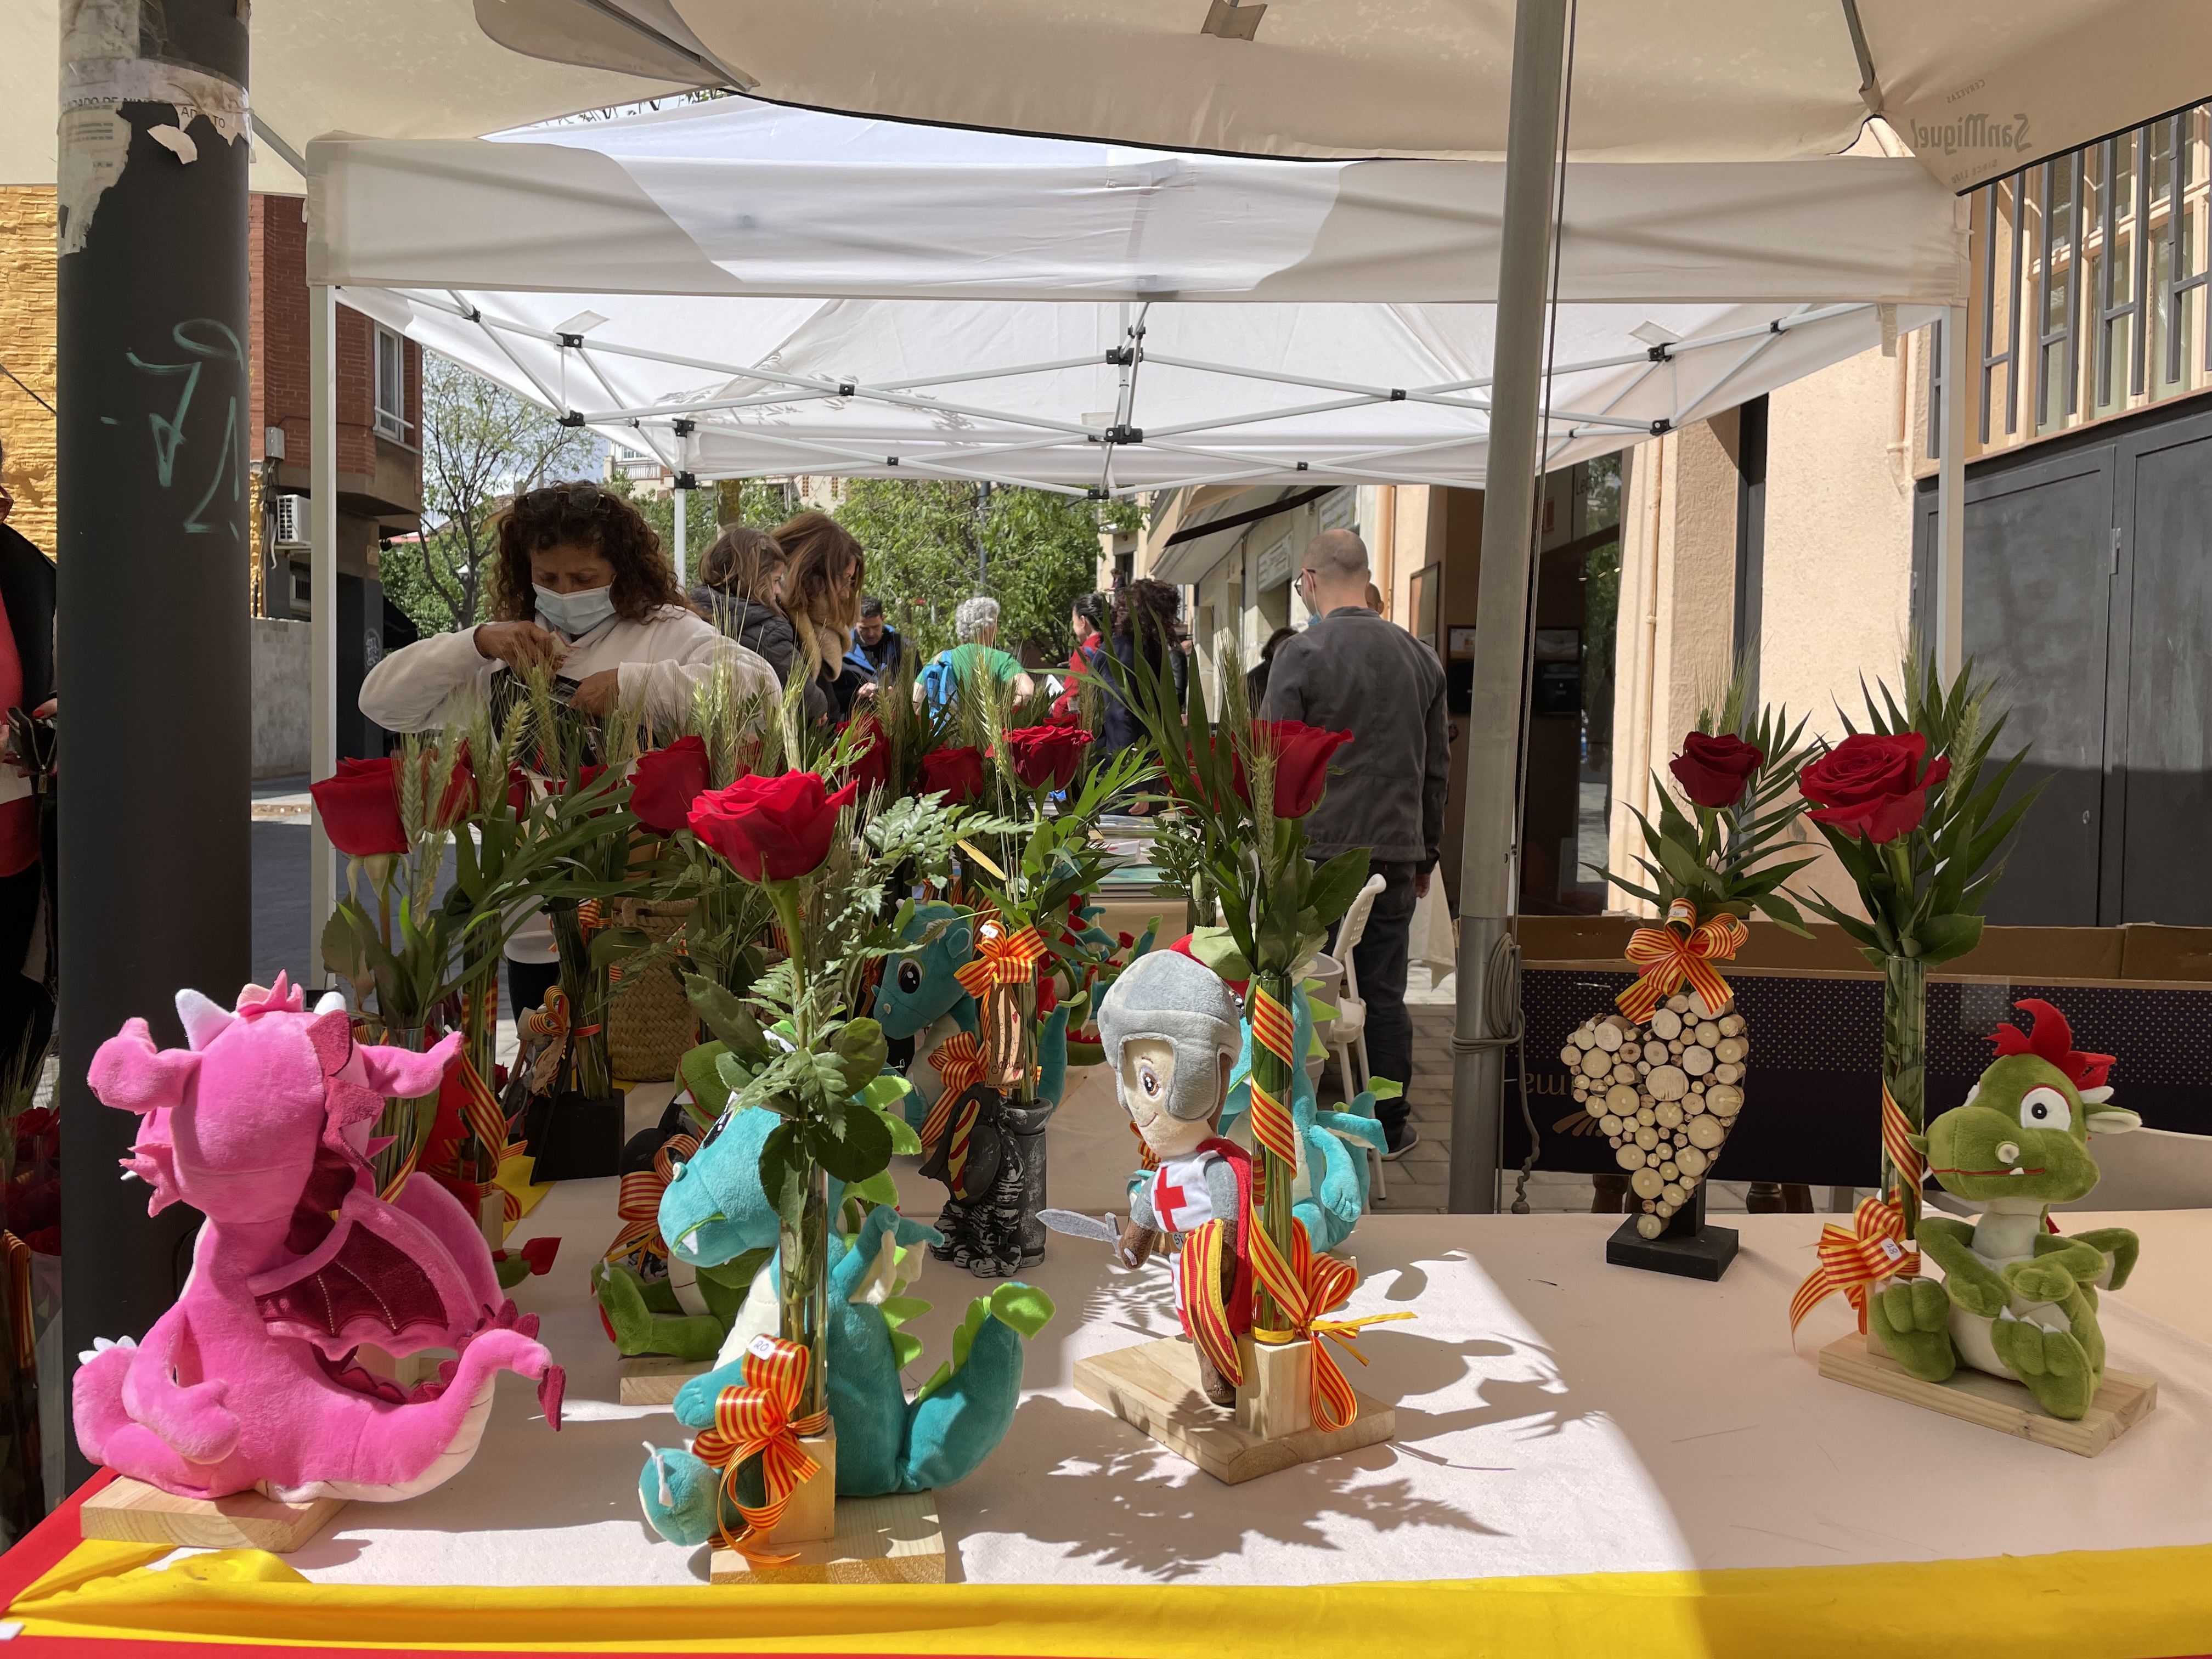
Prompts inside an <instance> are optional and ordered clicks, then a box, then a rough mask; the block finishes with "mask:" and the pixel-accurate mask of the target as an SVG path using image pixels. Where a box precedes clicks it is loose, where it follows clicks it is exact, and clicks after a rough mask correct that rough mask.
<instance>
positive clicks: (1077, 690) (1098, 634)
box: [1052, 593, 1107, 720]
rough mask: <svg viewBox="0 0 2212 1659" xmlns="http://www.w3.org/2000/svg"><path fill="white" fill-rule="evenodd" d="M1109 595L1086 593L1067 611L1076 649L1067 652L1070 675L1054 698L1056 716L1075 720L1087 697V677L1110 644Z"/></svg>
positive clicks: (1054, 713)
mask: <svg viewBox="0 0 2212 1659" xmlns="http://www.w3.org/2000/svg"><path fill="white" fill-rule="evenodd" d="M1106 612H1107V605H1106V596H1105V595H1104V594H1103V593H1085V594H1084V595H1082V596H1081V597H1080V598H1079V599H1077V600H1076V601H1075V604H1074V606H1073V609H1071V610H1070V611H1068V613H1067V629H1068V632H1069V633H1070V634H1071V635H1073V636H1074V640H1075V649H1074V650H1073V651H1071V652H1069V653H1067V678H1066V681H1065V682H1063V684H1062V689H1061V690H1060V696H1057V697H1055V698H1054V700H1053V705H1052V714H1053V718H1054V720H1073V719H1074V718H1075V714H1076V709H1077V708H1078V707H1079V705H1080V704H1081V702H1082V701H1083V677H1084V676H1085V674H1088V673H1091V671H1094V670H1095V669H1096V668H1097V665H1098V659H1099V657H1100V655H1101V654H1102V653H1103V652H1104V650H1105V647H1106Z"/></svg>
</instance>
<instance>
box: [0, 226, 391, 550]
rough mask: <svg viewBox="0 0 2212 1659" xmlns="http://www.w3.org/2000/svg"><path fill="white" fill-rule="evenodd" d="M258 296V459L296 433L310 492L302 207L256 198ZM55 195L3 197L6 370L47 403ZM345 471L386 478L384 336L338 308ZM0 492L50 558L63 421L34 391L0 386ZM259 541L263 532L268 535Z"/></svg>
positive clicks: (290, 452)
mask: <svg viewBox="0 0 2212 1659" xmlns="http://www.w3.org/2000/svg"><path fill="white" fill-rule="evenodd" d="M246 239H247V256H248V270H249V271H250V273H251V279H252V280H251V292H250V295H249V298H248V313H247V323H246V355H247V359H248V362H249V363H250V365H251V367H252V418H251V421H250V422H249V425H248V428H247V441H248V443H249V445H250V447H251V453H252V456H253V459H255V460H257V461H258V460H260V459H264V458H263V455H262V432H263V428H265V427H271V426H279V427H282V428H283V429H284V453H285V465H286V467H287V469H288V471H289V470H290V469H297V471H298V472H299V474H300V475H301V482H303V483H304V482H305V475H306V472H307V464H308V457H309V453H310V451H309V447H308V446H309V441H310V439H311V437H312V432H311V430H310V422H309V411H310V410H311V408H312V406H313V405H312V404H311V402H310V400H309V398H308V392H307V364H308V355H307V217H306V213H305V209H304V204H303V203H302V202H301V200H300V198H299V197H295V196H261V195H257V196H255V197H253V198H252V202H251V204H249V211H248V214H247V219H246ZM54 257H55V256H54V192H53V191H52V189H51V188H46V187H33V186H5V187H0V364H4V365H6V367H7V368H8V369H9V373H11V374H15V375H16V376H19V377H21V380H23V381H24V382H26V383H27V385H28V386H30V387H31V388H32V390H33V391H34V392H37V393H38V395H39V397H40V398H45V399H46V402H47V403H49V404H52V403H54V402H56V401H57V399H56V397H55V389H54V382H55V349H54V332H55V318H54ZM337 335H338V339H337V346H338V471H340V472H342V473H352V474H354V475H356V477H375V476H376V473H377V471H378V469H377V440H376V435H375V428H374V422H375V417H376V382H375V380H374V366H373V355H372V354H373V349H374V325H372V324H371V323H370V321H369V319H368V318H366V317H364V316H363V315H362V314H361V313H359V312H357V311H353V310H350V309H349V308H348V307H344V306H340V307H338V328H337ZM406 352H407V404H408V407H407V417H408V419H409V420H410V421H411V422H416V423H417V426H416V431H415V432H413V433H410V437H414V438H415V439H416V441H417V442H419V441H420V426H419V423H420V422H421V420H422V352H421V350H420V349H419V348H417V347H416V346H415V345H414V344H413V343H411V342H410V343H409V344H408V345H407V347H406ZM0 440H4V441H5V443H6V446H7V461H6V466H5V471H4V472H0V481H4V482H5V483H6V484H7V486H8V489H9V490H10V491H11V492H12V493H13V494H14V495H15V512H14V513H13V514H11V515H10V517H9V523H10V524H12V525H13V526H15V528H16V529H18V530H20V531H21V532H23V534H24V535H26V536H27V537H29V538H30V539H31V540H32V541H33V543H35V544H37V545H39V546H40V547H41V548H43V549H45V550H46V551H47V552H48V553H49V554H51V553H52V550H53V548H54V545H55V542H56V539H57V538H56V534H55V531H56V524H55V510H56V501H55V495H56V491H55V478H54V441H55V432H54V421H53V416H52V415H51V414H50V413H48V411H47V410H46V409H44V408H42V407H41V406H40V404H39V403H38V401H37V400H36V399H35V398H33V397H32V396H31V395H30V394H29V393H28V392H25V391H24V390H22V388H21V387H20V386H17V385H16V384H15V381H14V380H9V378H8V377H7V376H6V375H0ZM256 528H257V539H258V526H257V527H256Z"/></svg>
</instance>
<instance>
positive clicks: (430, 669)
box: [361, 483, 778, 733]
mask: <svg viewBox="0 0 2212 1659" xmlns="http://www.w3.org/2000/svg"><path fill="white" fill-rule="evenodd" d="M498 530H499V542H498V549H497V551H496V553H495V563H494V565H493V567H492V569H491V573H490V574H491V581H490V597H491V613H492V618H493V619H492V620H491V621H490V622H488V623H482V624H481V625H479V626H477V627H476V628H473V629H462V630H461V631H459V633H453V634H436V635H432V636H431V637H430V638H428V639H427V640H421V641H417V642H416V643H415V644H413V645H410V646H408V647H405V648H404V649H402V650H398V651H395V652H393V653H392V654H391V655H390V656H388V657H386V659H384V660H383V661H382V662H380V663H379V664H377V665H376V666H375V668H374V670H372V671H370V673H369V675H368V678H367V679H366V680H364V681H363V682H362V688H361V712H362V714H366V715H368V718H369V719H371V720H374V721H375V722H376V723H377V724H378V725H379V726H383V727H385V728H386V730H388V731H392V732H424V731H429V730H431V729H433V728H434V727H436V726H442V725H444V724H445V723H446V721H447V719H448V718H450V717H452V716H453V715H456V714H459V713H460V712H461V711H462V710H463V709H465V708H466V707H468V706H469V704H470V703H471V702H472V701H473V699H474V698H475V697H477V696H481V695H483V693H484V692H485V691H487V690H489V688H490V684H491V681H492V677H493V676H494V675H496V674H500V673H504V672H507V671H510V670H513V671H525V670H528V669H530V668H532V667H535V666H537V665H539V664H544V665H549V666H552V667H556V668H557V669H558V670H559V671H560V674H561V678H563V679H565V680H569V681H572V682H574V689H573V690H571V691H570V692H569V693H568V706H569V707H570V708H574V709H577V710H579V711H580V712H582V713H584V714H606V713H607V712H608V711H609V710H611V709H612V708H615V707H616V706H617V704H620V703H628V704H635V705H640V706H641V707H642V708H643V709H644V712H645V715H646V719H647V721H648V722H650V724H651V725H652V726H653V727H654V728H655V729H656V730H657V731H659V732H664V733H672V732H674V731H675V729H676V728H678V727H680V726H682V725H683V723H684V719H685V717H686V716H687V715H688V714H690V708H691V698H692V692H693V690H695V689H696V687H697V686H699V685H701V684H703V683H704V682H705V681H706V680H707V679H708V678H709V676H711V675H712V674H713V673H714V670H715V666H716V665H717V664H718V663H724V662H726V663H728V664H730V665H731V666H732V668H733V669H734V671H735V672H736V674H737V677H738V682H739V685H740V688H741V690H744V692H746V693H749V694H750V693H756V692H757V693H759V694H760V695H761V696H763V698H764V699H766V700H767V701H769V702H773V701H774V700H775V696H776V695H777V691H778V687H777V685H776V684H775V675H774V673H773V672H772V671H770V670H769V666H768V665H767V664H766V663H764V662H763V661H762V660H761V659H760V658H759V657H758V656H757V655H756V654H755V653H752V652H750V651H748V650H746V649H744V647H742V646H740V645H738V642H737V641H734V640H731V639H726V638H725V637H724V636H723V635H722V634H721V633H720V630H719V629H716V628H715V627H714V624H713V623H709V622H708V621H707V620H706V619H705V618H704V617H702V616H700V614H699V613H698V612H697V611H695V610H693V609H692V608H691V606H690V605H688V604H687V603H685V601H684V593H683V591H682V590H681V589H680V588H678V586H677V585H676V572H675V570H674V568H672V567H671V564H670V563H669V561H668V556H667V555H666V554H665V553H664V552H663V551H662V550H661V546H660V538H659V536H658V535H657V534H656V533H654V531H653V526H650V525H648V524H647V523H646V521H645V519H644V517H643V515H641V513H639V512H638V510H637V508H636V507H633V506H631V505H630V503H629V502H628V501H624V500H623V498H622V497H621V496H619V495H616V494H615V493H614V492H613V491H612V490H611V489H603V488H602V487H600V486H599V485H598V484H595V483H561V484H549V485H547V486H545V487H544V489H532V490H529V491H526V492H525V493H524V494H522V495H518V496H516V497H515V498H514V500H513V501H512V502H510V503H509V504H508V505H507V507H506V508H505V509H503V510H502V511H501V513H500V515H499V520H498Z"/></svg>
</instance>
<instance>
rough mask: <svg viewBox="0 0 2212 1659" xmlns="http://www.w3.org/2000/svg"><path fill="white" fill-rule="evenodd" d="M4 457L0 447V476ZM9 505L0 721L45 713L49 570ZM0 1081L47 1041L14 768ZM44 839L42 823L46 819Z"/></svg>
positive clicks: (28, 824) (5, 822) (3, 932)
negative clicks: (16, 712) (19, 713)
mask: <svg viewBox="0 0 2212 1659" xmlns="http://www.w3.org/2000/svg"><path fill="white" fill-rule="evenodd" d="M6 464H7V452H6V449H5V448H4V447H0V466H4V465H6ZM14 511H15V497H14V496H13V495H10V494H9V492H8V489H7V488H6V486H4V485H0V719H4V718H5V716H6V714H7V712H8V711H9V709H11V708H21V709H23V710H24V711H26V712H27V713H28V714H33V715H37V716H41V717H45V716H51V715H52V714H53V712H54V702H53V695H54V566H53V562H52V560H51V559H49V558H47V557H46V555H45V554H43V553H41V552H40V550H38V548H37V547H35V546H34V545H33V544H32V542H31V539H30V538H28V537H27V536H26V535H24V534H23V533H22V532H21V531H19V530H17V529H16V528H15V526H13V525H11V524H9V523H8V522H7V520H8V515H9V513H13V512H14ZM0 779H4V783H0V1072H4V1071H6V1070H9V1069H12V1068H13V1066H15V1061H16V1060H17V1057H18V1056H19V1055H20V1056H21V1058H23V1059H24V1060H26V1061H28V1060H32V1059H34V1058H36V1057H37V1055H38V1054H40V1053H42V1052H43V1051H44V1049H45V1048H46V1042H47V1040H48V1038H49V1037H50V1036H52V1033H53V1024H54V1005H53V1000H52V997H51V995H49V994H48V992H49V985H48V980H49V977H50V976H49V975H48V974H47V972H46V964H47V963H48V962H49V960H50V958H51V955H52V953H51V951H49V950H48V949H47V948H46V941H47V939H48V938H49V937H50V936H51V931H52V922H51V920H50V918H48V917H47V915H46V910H45V906H44V905H43V904H42V903H41V902H40V901H41V896H42V893H43V892H44V890H46V885H47V878H48V877H49V876H50V875H51V873H52V871H51V869H50V867H49V866H50V862H51V860H52V857H53V852H54V849H53V848H52V845H50V844H49V843H48V836H47V835H46V834H42V833H41V824H40V811H39V799H38V797H37V796H36V795H35V794H33V793H32V789H31V782H30V779H29V777H28V776H27V775H26V773H25V772H24V770H23V769H21V768H20V767H12V766H11V767H9V768H8V769H6V770H5V771H4V772H0ZM46 818H47V821H48V831H49V833H50V829H51V821H52V813H48V814H47V815H46ZM10 1133H12V1131H11V1132H10Z"/></svg>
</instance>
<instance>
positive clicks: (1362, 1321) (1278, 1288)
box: [1251, 1218, 1413, 1429]
mask: <svg viewBox="0 0 2212 1659" xmlns="http://www.w3.org/2000/svg"><path fill="white" fill-rule="evenodd" d="M1255 1220H1256V1218H1255ZM1251 1237H1252V1273H1253V1276H1254V1277H1255V1279H1258V1280H1259V1281H1260V1283H1261V1284H1262V1285H1265V1286H1267V1290H1268V1291H1270V1292H1271V1293H1272V1294H1273V1297H1274V1298H1275V1305H1276V1306H1277V1307H1279V1308H1280V1309H1281V1310H1283V1316H1284V1318H1285V1319H1286V1320H1287V1321H1289V1322H1290V1328H1289V1329H1288V1330H1283V1331H1264V1330H1257V1329H1255V1331H1254V1332H1253V1333H1252V1340H1254V1341H1255V1342H1264V1343H1267V1344H1269V1345H1270V1346H1278V1345H1280V1344H1283V1343H1286V1342H1296V1341H1297V1340H1299V1339H1300V1338H1302V1337H1304V1338H1310V1339H1311V1340H1312V1347H1311V1352H1312V1354H1313V1413H1314V1421H1315V1423H1316V1425H1319V1426H1320V1427H1322V1428H1324V1429H1340V1428H1342V1427H1344V1425H1346V1424H1347V1423H1350V1422H1351V1421H1352V1419H1355V1418H1357V1417H1358V1415H1359V1396H1358V1395H1355V1394H1354V1393H1352V1384H1351V1383H1350V1382H1349V1381H1347V1380H1346V1376H1345V1375H1344V1372H1343V1371H1342V1370H1340V1369H1339V1367H1338V1365H1337V1363H1336V1356H1335V1355H1334V1354H1333V1353H1331V1352H1329V1349H1328V1343H1326V1342H1324V1341H1323V1340H1322V1338H1324V1337H1327V1338H1329V1339H1331V1340H1334V1341H1335V1342H1336V1343H1337V1344H1338V1345H1339V1346H1341V1347H1342V1348H1343V1350H1344V1351H1345V1352H1346V1353H1348V1354H1350V1355H1351V1356H1352V1358H1354V1359H1356V1360H1358V1362H1359V1363H1360V1364H1363V1365H1364V1364H1366V1363H1367V1356H1366V1355H1365V1354H1364V1353H1362V1352H1359V1350H1358V1347H1357V1346H1354V1345H1355V1343H1356V1342H1357V1340H1358V1335H1359V1333H1360V1331H1361V1330H1362V1329H1364V1328H1365V1327H1367V1326H1369V1325H1381V1324H1386V1323H1388V1322H1389V1321H1391V1320H1394V1319H1411V1318H1413V1312H1412V1310H1410V1309H1409V1310H1405V1311H1402V1312H1399V1313H1386V1314H1367V1315H1364V1316H1362V1317H1360V1318H1358V1319H1324V1318H1322V1315H1323V1314H1326V1313H1329V1312H1332V1311H1333V1310H1335V1309H1338V1308H1340V1307H1342V1306H1343V1305H1344V1304H1346V1302H1347V1301H1349V1300H1350V1299H1351V1297H1352V1286H1353V1285H1357V1284H1358V1282H1359V1271H1358V1268H1356V1267H1353V1266H1352V1264H1351V1263H1350V1262H1348V1261H1338V1260H1337V1259H1336V1258H1335V1257H1334V1256H1333V1255H1320V1254H1318V1253H1317V1252H1316V1250H1315V1249H1314V1248H1313V1244H1312V1243H1311V1242H1310V1240H1309V1239H1308V1238H1307V1237H1306V1224H1305V1223H1304V1222H1303V1221H1295V1220H1294V1221H1292V1222H1291V1259H1290V1260H1289V1261H1284V1260H1283V1255H1282V1252H1281V1251H1280V1250H1279V1249H1276V1248H1275V1242H1274V1240H1273V1239H1271V1238H1269V1237H1267V1229H1266V1228H1264V1227H1261V1226H1258V1225H1254V1226H1253V1227H1252V1229H1251Z"/></svg>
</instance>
